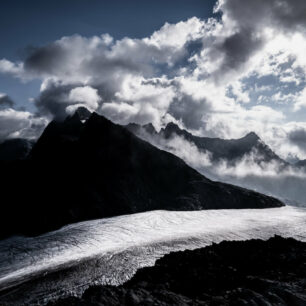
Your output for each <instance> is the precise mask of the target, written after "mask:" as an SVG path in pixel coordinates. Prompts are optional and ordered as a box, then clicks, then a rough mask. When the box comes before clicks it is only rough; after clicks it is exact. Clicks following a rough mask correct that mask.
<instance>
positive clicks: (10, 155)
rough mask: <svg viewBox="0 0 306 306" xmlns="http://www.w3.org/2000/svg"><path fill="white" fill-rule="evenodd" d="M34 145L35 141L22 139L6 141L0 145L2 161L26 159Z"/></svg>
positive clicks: (0, 158)
mask: <svg viewBox="0 0 306 306" xmlns="http://www.w3.org/2000/svg"><path fill="white" fill-rule="evenodd" d="M33 145H34V142H33V141H30V140H27V139H22V138H16V139H8V140H5V141H4V142H2V143H1V144H0V160H5V161H9V160H22V159H26V158H27V157H28V155H29V154H30V152H31V150H32V147H33Z"/></svg>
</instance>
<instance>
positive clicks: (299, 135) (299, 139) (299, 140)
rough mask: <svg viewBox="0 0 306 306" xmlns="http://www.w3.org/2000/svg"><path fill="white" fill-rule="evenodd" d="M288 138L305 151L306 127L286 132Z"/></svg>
mask: <svg viewBox="0 0 306 306" xmlns="http://www.w3.org/2000/svg"><path fill="white" fill-rule="evenodd" d="M288 138H289V140H290V141H291V142H292V143H293V144H295V145H296V146H298V147H299V148H300V149H301V150H303V151H304V152H306V129H302V128H299V129H296V130H293V131H291V132H290V133H289V134H288Z"/></svg>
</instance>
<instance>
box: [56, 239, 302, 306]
mask: <svg viewBox="0 0 306 306" xmlns="http://www.w3.org/2000/svg"><path fill="white" fill-rule="evenodd" d="M305 262H306V244H305V243H303V242H298V241H296V240H294V239H284V238H281V237H278V236H276V237H274V238H271V239H270V240H268V241H262V240H250V241H245V242H222V243H220V244H218V245H215V244H214V245H212V246H209V247H206V248H203V249H198V250H195V251H184V252H177V253H170V254H169V255H166V256H165V257H163V258H161V259H160V260H158V261H157V262H156V265H155V266H154V267H149V268H143V269H141V270H139V271H138V272H137V273H136V275H135V276H134V277H133V278H132V279H131V280H129V281H128V282H126V283H125V284H124V285H121V286H119V287H112V286H100V287H91V288H89V289H88V290H87V291H85V293H84V294H83V296H82V298H81V299H77V298H67V299H64V300H60V301H58V302H57V303H55V305H56V306H60V305H63V306H64V305H79V306H81V305H82V306H83V305H235V306H236V305H290V306H292V305H299V306H301V305H305V304H306V282H305V279H306V267H305Z"/></svg>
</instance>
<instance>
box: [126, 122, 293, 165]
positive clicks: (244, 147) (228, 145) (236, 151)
mask: <svg viewBox="0 0 306 306" xmlns="http://www.w3.org/2000/svg"><path fill="white" fill-rule="evenodd" d="M152 127H153V126H152V125H151V124H149V125H144V126H140V125H137V124H129V125H127V128H128V129H129V130H130V131H132V132H133V133H135V134H136V135H139V136H141V137H145V136H146V135H145V133H147V134H149V135H153V136H156V135H158V136H160V137H163V138H164V139H170V138H171V137H173V136H175V135H178V136H181V137H183V138H185V139H186V140H188V141H189V142H191V143H193V144H195V145H196V147H197V148H198V149H199V150H200V151H208V152H210V153H211V154H212V161H215V162H217V161H220V160H226V161H228V162H232V163H234V162H235V161H238V160H239V159H241V158H242V157H243V156H245V155H247V154H251V153H252V152H256V154H255V160H256V162H258V163H260V162H270V161H273V160H274V161H278V162H280V163H281V164H282V165H283V166H286V165H287V162H285V161H284V160H282V159H281V158H280V157H279V156H277V155H276V154H275V153H274V152H273V151H272V150H271V149H270V148H269V147H268V146H267V145H266V144H265V143H264V142H263V141H262V140H261V139H260V138H259V137H258V136H257V135H256V134H255V133H254V132H251V133H249V134H247V135H246V136H244V137H242V138H240V139H220V138H209V137H198V136H194V135H192V134H191V133H189V132H188V131H186V130H183V129H180V128H179V127H178V126H177V125H176V124H174V123H172V122H171V123H168V124H167V126H166V127H165V128H163V129H161V130H160V132H159V133H157V132H156V130H155V129H154V127H153V129H152Z"/></svg>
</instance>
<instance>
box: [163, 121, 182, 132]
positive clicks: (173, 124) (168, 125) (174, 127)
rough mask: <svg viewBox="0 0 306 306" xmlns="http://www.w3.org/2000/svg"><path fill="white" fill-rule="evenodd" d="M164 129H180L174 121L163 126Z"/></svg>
mask: <svg viewBox="0 0 306 306" xmlns="http://www.w3.org/2000/svg"><path fill="white" fill-rule="evenodd" d="M165 130H168V131H173V132H175V131H180V130H181V129H180V128H179V126H178V125H177V124H175V123H174V122H169V123H168V124H167V125H166V127H165Z"/></svg>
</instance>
